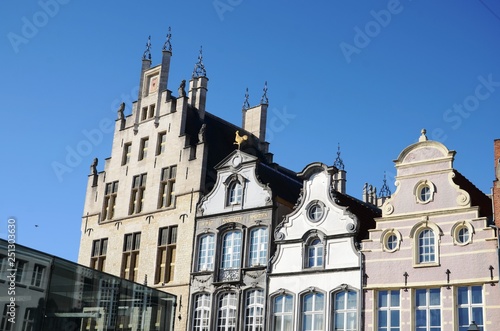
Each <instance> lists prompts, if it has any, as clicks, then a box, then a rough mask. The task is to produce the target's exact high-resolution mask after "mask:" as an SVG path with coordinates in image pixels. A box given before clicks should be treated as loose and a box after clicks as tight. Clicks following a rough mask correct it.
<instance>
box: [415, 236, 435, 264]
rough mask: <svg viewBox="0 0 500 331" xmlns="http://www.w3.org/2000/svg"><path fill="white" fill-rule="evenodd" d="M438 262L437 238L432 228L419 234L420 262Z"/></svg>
mask: <svg viewBox="0 0 500 331" xmlns="http://www.w3.org/2000/svg"><path fill="white" fill-rule="evenodd" d="M431 262H436V240H435V237H434V232H433V231H432V230H431V229H428V228H427V229H424V230H422V231H420V233H419V234H418V263H431Z"/></svg>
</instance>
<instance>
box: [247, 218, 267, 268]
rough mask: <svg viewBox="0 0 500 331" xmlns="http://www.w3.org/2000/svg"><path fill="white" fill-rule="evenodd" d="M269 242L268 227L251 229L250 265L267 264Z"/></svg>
mask: <svg viewBox="0 0 500 331" xmlns="http://www.w3.org/2000/svg"><path fill="white" fill-rule="evenodd" d="M267 242H268V238H267V228H265V227H260V228H254V229H252V230H250V249H249V259H248V260H249V261H248V264H249V266H251V267H254V266H265V265H266V264H267V245H268V243H267Z"/></svg>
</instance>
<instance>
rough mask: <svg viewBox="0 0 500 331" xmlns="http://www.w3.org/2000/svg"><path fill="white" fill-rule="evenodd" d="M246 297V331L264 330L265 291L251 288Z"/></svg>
mask: <svg viewBox="0 0 500 331" xmlns="http://www.w3.org/2000/svg"><path fill="white" fill-rule="evenodd" d="M245 299H246V300H245V331H262V330H264V291H263V290H262V289H254V290H253V289H252V290H249V291H247V292H246V298H245Z"/></svg>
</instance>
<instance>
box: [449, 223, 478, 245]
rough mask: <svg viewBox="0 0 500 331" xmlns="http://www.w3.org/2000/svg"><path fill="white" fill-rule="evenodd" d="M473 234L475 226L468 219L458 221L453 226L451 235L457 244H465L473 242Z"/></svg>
mask: <svg viewBox="0 0 500 331" xmlns="http://www.w3.org/2000/svg"><path fill="white" fill-rule="evenodd" d="M473 234H474V228H473V227H472V224H470V223H469V222H468V221H462V222H457V223H456V224H455V225H453V227H452V228H451V235H452V237H453V243H454V244H455V245H459V246H465V245H467V244H470V243H471V242H472V235H473Z"/></svg>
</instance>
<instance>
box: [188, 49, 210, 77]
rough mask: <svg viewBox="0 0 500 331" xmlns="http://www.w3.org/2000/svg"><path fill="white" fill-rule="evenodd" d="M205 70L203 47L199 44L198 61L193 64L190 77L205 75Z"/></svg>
mask: <svg viewBox="0 0 500 331" xmlns="http://www.w3.org/2000/svg"><path fill="white" fill-rule="evenodd" d="M206 76H207V71H206V70H205V66H204V65H203V48H202V46H200V54H199V55H198V62H196V64H195V65H194V70H193V76H192V78H198V77H206Z"/></svg>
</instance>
